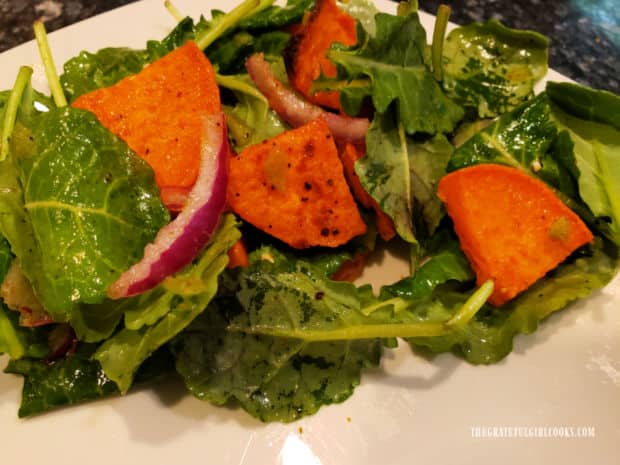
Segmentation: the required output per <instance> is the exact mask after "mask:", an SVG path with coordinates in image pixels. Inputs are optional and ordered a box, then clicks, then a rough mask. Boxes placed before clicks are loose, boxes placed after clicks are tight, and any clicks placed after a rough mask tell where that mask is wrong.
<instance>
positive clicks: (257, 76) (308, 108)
mask: <svg viewBox="0 0 620 465" xmlns="http://www.w3.org/2000/svg"><path fill="white" fill-rule="evenodd" d="M245 67H246V69H247V70H248V73H249V74H250V78H252V81H254V84H256V87H258V90H260V91H261V92H262V93H263V95H265V97H266V98H267V101H268V102H269V105H270V106H271V108H273V110H274V111H275V112H276V113H277V114H278V115H280V117H281V118H282V119H283V120H284V121H286V122H287V123H288V124H290V125H291V126H294V127H298V126H302V125H304V124H306V123H309V122H310V121H312V120H314V119H316V118H318V117H319V116H323V117H324V118H325V122H326V123H327V126H328V127H329V130H330V131H331V133H332V135H333V136H334V138H335V139H336V140H338V141H340V142H351V143H354V144H357V143H362V142H364V139H365V137H366V131H368V126H369V124H370V123H369V121H368V120H367V119H366V118H351V117H350V116H342V115H337V114H335V113H330V112H328V111H325V110H323V109H322V108H321V107H318V106H317V105H314V104H312V103H310V102H308V101H306V100H304V99H303V98H302V97H300V96H299V95H298V94H297V93H295V92H294V91H292V90H291V89H289V88H287V87H286V86H284V84H282V83H281V82H280V81H278V79H276V77H275V76H274V75H273V72H272V71H271V66H270V65H269V63H267V62H266V61H265V58H264V56H263V54H262V53H256V54H254V55H252V56H251V57H250V58H248V59H247V61H246V62H245Z"/></svg>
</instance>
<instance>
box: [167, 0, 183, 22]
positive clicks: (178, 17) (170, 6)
mask: <svg viewBox="0 0 620 465" xmlns="http://www.w3.org/2000/svg"><path fill="white" fill-rule="evenodd" d="M164 7H165V8H166V10H168V13H170V14H171V15H172V17H173V18H174V19H175V20H176V21H177V22H179V21H181V20H182V19H183V18H185V15H184V14H183V13H181V12H180V11H179V9H178V8H177V7H176V6H174V5H173V4H172V2H171V1H170V0H166V1H165V2H164Z"/></svg>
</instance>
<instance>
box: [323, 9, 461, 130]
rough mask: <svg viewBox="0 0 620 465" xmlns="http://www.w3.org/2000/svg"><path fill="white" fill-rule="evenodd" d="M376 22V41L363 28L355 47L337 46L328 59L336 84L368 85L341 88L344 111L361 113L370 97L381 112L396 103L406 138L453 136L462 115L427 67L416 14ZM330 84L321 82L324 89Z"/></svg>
mask: <svg viewBox="0 0 620 465" xmlns="http://www.w3.org/2000/svg"><path fill="white" fill-rule="evenodd" d="M375 20H376V26H377V30H376V36H374V37H372V36H369V35H368V33H367V32H366V31H365V30H364V29H363V28H362V27H361V26H359V27H358V31H357V37H358V42H357V45H355V46H353V47H350V48H344V47H342V46H341V45H333V46H332V49H331V50H330V51H329V52H328V54H327V55H328V57H329V58H330V59H331V60H332V61H333V62H334V63H335V65H336V68H337V70H338V76H337V78H336V79H337V81H353V80H361V79H369V80H370V83H369V86H367V87H354V88H353V90H351V91H350V90H349V88H347V87H342V88H340V89H339V90H340V92H341V103H342V104H343V108H344V110H345V111H346V112H347V113H349V114H357V113H359V110H360V107H361V103H362V99H363V97H365V96H370V97H371V99H372V103H373V105H374V107H375V108H376V110H377V111H378V112H379V113H385V112H386V111H387V110H388V107H389V106H390V105H391V104H394V105H395V107H396V113H397V115H398V121H399V123H401V124H402V125H403V127H404V128H405V130H406V131H407V133H408V134H413V133H416V132H424V133H428V134H435V133H437V132H451V131H452V130H453V129H454V127H455V125H456V123H457V122H458V121H459V120H460V119H461V118H462V117H463V110H462V109H461V108H460V107H459V106H458V105H456V104H455V103H453V102H452V101H451V100H450V99H448V98H447V97H446V96H445V95H444V94H443V91H442V90H441V88H440V86H439V85H438V84H437V82H436V81H435V80H434V78H433V76H432V74H431V73H430V71H429V69H428V67H427V65H426V60H427V45H426V32H425V31H424V28H423V27H422V25H421V24H420V20H419V18H418V15H417V13H411V14H409V15H408V16H405V17H400V16H392V15H388V14H385V13H379V14H377V15H376V17H375ZM328 83H329V80H325V79H323V80H322V84H321V85H326V87H329V85H328Z"/></svg>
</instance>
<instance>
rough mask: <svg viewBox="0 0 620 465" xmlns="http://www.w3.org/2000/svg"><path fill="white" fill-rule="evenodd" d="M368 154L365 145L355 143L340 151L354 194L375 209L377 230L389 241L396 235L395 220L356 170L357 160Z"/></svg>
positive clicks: (367, 206) (360, 201) (360, 200)
mask: <svg viewBox="0 0 620 465" xmlns="http://www.w3.org/2000/svg"><path fill="white" fill-rule="evenodd" d="M364 156H366V154H365V150H364V148H363V147H356V146H355V145H353V144H347V145H346V146H345V148H344V150H343V151H342V152H341V153H340V159H341V160H342V166H343V167H344V174H345V176H346V178H347V181H348V183H349V186H350V187H351V190H352V191H353V195H354V196H355V198H356V199H357V201H358V202H359V203H361V204H362V205H363V206H364V207H366V208H372V209H373V210H374V211H375V215H376V217H377V230H378V231H379V235H380V236H381V238H382V239H383V240H384V241H386V242H387V241H389V240H390V239H392V238H393V237H394V236H396V229H395V228H394V222H393V221H392V218H390V217H389V216H388V215H387V214H386V213H385V212H384V211H383V210H381V207H380V206H379V204H378V203H377V201H376V200H375V199H373V198H372V197H371V196H370V194H369V193H368V192H366V189H364V187H363V186H362V183H361V182H360V180H359V177H358V176H357V173H356V172H355V162H356V161H357V160H359V159H360V158H363V157H364Z"/></svg>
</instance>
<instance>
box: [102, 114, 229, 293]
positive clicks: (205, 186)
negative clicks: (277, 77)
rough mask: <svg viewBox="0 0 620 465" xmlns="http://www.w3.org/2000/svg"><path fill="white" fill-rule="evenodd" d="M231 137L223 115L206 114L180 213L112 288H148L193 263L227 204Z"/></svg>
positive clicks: (117, 290)
mask: <svg viewBox="0 0 620 465" xmlns="http://www.w3.org/2000/svg"><path fill="white" fill-rule="evenodd" d="M228 151H229V148H228V137H227V135H226V121H225V119H224V114H223V113H220V114H217V115H212V116H207V117H205V120H204V123H203V131H202V141H201V153H200V169H199V172H198V178H197V179H196V183H195V184H194V187H193V188H192V190H191V191H190V193H189V196H188V199H187V203H186V204H185V207H184V208H183V210H182V211H181V212H180V213H179V215H178V216H177V217H176V218H175V219H174V220H173V221H172V222H170V223H168V224H167V225H166V226H164V227H163V228H162V229H160V230H159V232H158V233H157V236H156V237H155V240H154V241H153V242H152V243H151V244H148V245H147V246H146V247H145V248H144V257H143V258H142V260H140V261H139V262H138V263H136V264H135V265H133V266H132V267H131V268H130V269H129V270H127V271H125V272H124V273H123V274H122V275H121V276H120V277H119V279H118V280H117V281H115V282H114V283H112V285H111V286H110V287H109V288H108V297H110V298H112V299H119V298H123V297H129V296H132V295H136V294H140V293H142V292H145V291H148V290H149V289H152V288H153V287H155V286H157V285H158V284H159V283H161V282H162V281H163V280H164V279H165V278H166V277H168V276H170V275H172V274H173V273H176V272H177V271H179V270H180V269H182V268H183V267H185V266H187V265H189V264H190V263H191V262H192V260H193V259H194V258H196V256H197V255H198V254H199V253H200V251H201V250H202V249H203V248H204V246H205V245H206V244H207V242H208V241H209V238H210V237H211V234H212V233H213V231H214V230H215V228H216V227H217V224H218V222H219V219H220V216H221V214H222V212H223V211H224V208H225V206H226V184H227V181H228V168H227V163H228V160H227V157H228Z"/></svg>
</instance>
